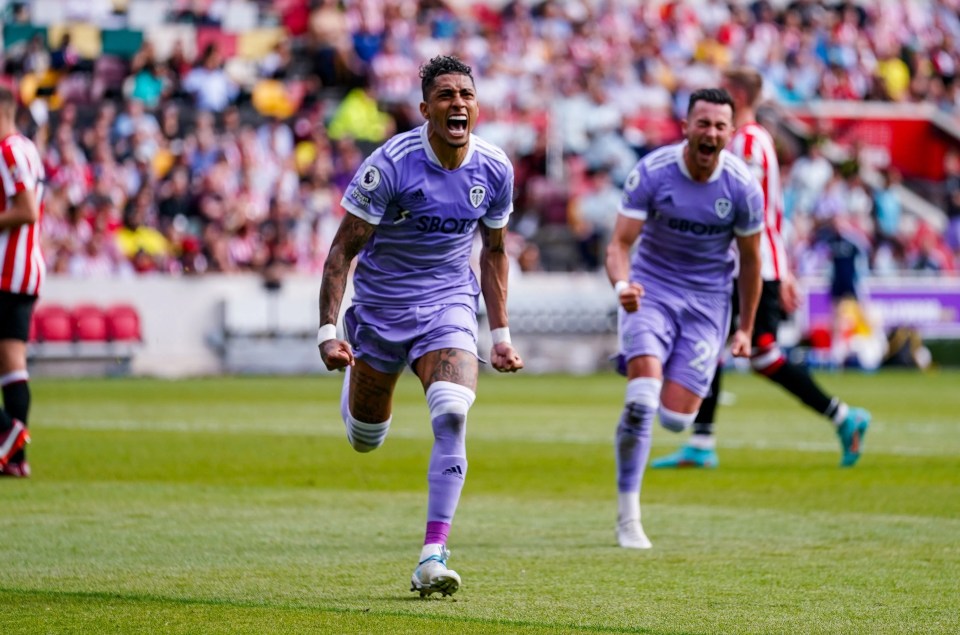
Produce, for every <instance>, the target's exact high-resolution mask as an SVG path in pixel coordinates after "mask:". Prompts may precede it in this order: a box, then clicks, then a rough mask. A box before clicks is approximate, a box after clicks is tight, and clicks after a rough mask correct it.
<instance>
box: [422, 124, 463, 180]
mask: <svg viewBox="0 0 960 635" xmlns="http://www.w3.org/2000/svg"><path fill="white" fill-rule="evenodd" d="M428 125H430V124H429V123H425V124H423V125H422V126H420V141H422V142H423V151H424V152H426V153H427V158H428V159H430V161H431V162H432V163H434V164H436V166H437V167H439V168H443V169H444V170H446V168H444V167H443V165H442V164H441V163H440V159H438V158H437V153H436V152H434V151H433V146H431V145H430V139H428V138H427V126H428ZM474 146H475V144H474V142H473V133H472V132H471V133H470V138H469V139H468V140H467V156H465V157H463V162H462V163H461V164H460V165H459V166H457V167H456V168H455V169H457V170H459V169H460V168H462V167H463V166H465V165H466V164H467V163H469V162H470V159H471V158H473V149H474Z"/></svg>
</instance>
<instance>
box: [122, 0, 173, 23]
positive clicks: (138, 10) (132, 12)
mask: <svg viewBox="0 0 960 635" xmlns="http://www.w3.org/2000/svg"><path fill="white" fill-rule="evenodd" d="M168 9H169V3H168V2H167V0H130V2H129V3H128V5H127V16H128V18H127V19H128V24H129V26H130V28H132V29H146V28H151V27H153V26H155V25H158V24H163V22H164V20H166V17H167V10H168Z"/></svg>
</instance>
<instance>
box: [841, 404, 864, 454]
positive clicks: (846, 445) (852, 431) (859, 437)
mask: <svg viewBox="0 0 960 635" xmlns="http://www.w3.org/2000/svg"><path fill="white" fill-rule="evenodd" d="M868 427H870V412H869V411H868V410H864V409H863V408H850V410H849V411H848V412H847V418H846V419H844V420H843V423H841V424H840V425H839V426H838V427H837V436H839V437H840V446H841V447H842V448H843V458H842V459H840V467H853V466H854V465H856V463H857V460H858V459H859V458H860V452H861V449H862V446H863V437H864V436H866V434H867V428H868Z"/></svg>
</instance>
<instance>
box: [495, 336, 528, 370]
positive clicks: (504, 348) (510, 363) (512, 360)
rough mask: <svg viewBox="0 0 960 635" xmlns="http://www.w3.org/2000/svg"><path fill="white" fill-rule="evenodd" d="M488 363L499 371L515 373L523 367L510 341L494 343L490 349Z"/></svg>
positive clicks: (518, 354)
mask: <svg viewBox="0 0 960 635" xmlns="http://www.w3.org/2000/svg"><path fill="white" fill-rule="evenodd" d="M490 364H491V365H493V367H494V368H495V369H497V370H498V371H500V372H501V373H515V372H517V371H518V370H520V369H521V368H523V360H522V359H520V353H518V352H517V350H516V349H515V348H514V347H513V344H511V343H510V342H500V343H499V344H494V345H493V348H491V349H490Z"/></svg>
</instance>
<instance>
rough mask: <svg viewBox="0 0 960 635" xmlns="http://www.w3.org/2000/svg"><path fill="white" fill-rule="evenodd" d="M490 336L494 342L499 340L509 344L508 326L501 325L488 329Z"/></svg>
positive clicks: (497, 342)
mask: <svg viewBox="0 0 960 635" xmlns="http://www.w3.org/2000/svg"><path fill="white" fill-rule="evenodd" d="M490 337H491V338H492V339H493V343H494V344H499V343H500V342H506V343H507V344H510V327H508V326H501V327H500V328H498V329H493V330H492V331H490Z"/></svg>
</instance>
